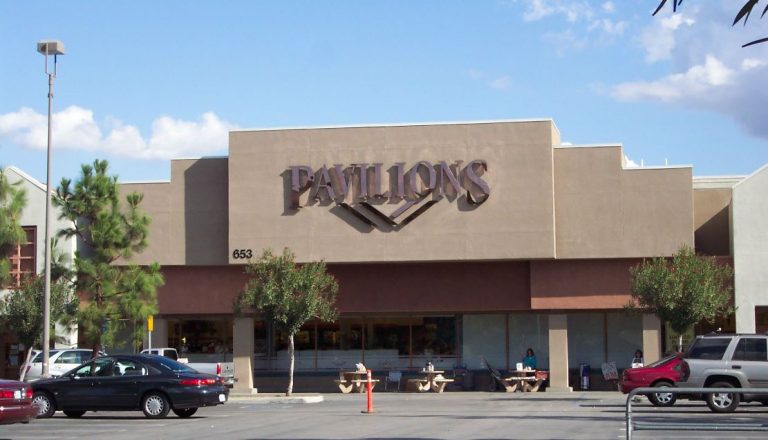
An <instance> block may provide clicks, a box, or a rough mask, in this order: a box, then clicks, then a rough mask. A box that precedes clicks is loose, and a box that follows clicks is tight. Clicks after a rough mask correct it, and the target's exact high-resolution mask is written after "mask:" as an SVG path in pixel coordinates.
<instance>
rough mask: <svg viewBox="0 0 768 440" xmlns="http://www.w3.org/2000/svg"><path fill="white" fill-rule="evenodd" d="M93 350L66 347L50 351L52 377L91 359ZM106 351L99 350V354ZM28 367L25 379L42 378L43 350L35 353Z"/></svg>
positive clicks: (49, 363) (49, 361)
mask: <svg viewBox="0 0 768 440" xmlns="http://www.w3.org/2000/svg"><path fill="white" fill-rule="evenodd" d="M92 354H93V350H91V349H90V348H65V349H55V350H51V351H50V352H49V358H48V359H49V360H48V366H49V368H48V371H49V373H50V375H51V377H58V376H61V375H62V374H64V373H66V372H67V371H69V370H71V369H73V368H75V367H77V366H79V365H80V364H83V363H85V362H87V361H89V360H90V359H91V358H92V357H93V356H92ZM104 355H105V353H103V352H99V356H104ZM26 368H27V375H26V377H25V380H27V381H33V380H37V379H40V378H41V377H42V372H43V352H42V351H41V352H39V353H37V354H35V356H34V357H33V358H32V361H31V362H30V365H29V366H27V367H26Z"/></svg>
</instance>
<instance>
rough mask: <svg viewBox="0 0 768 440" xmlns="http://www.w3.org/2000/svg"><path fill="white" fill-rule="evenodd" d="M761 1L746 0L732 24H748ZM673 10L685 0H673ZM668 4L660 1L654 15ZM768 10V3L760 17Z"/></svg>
mask: <svg viewBox="0 0 768 440" xmlns="http://www.w3.org/2000/svg"><path fill="white" fill-rule="evenodd" d="M759 2H760V0H745V1H744V5H743V6H742V7H741V9H739V12H737V13H736V17H734V19H733V24H731V26H736V23H738V22H740V21H741V20H744V26H746V25H747V20H748V19H749V15H750V14H751V13H752V10H753V9H754V8H755V6H757V4H758V3H759ZM671 3H672V12H677V7H678V6H680V5H681V4H682V3H683V0H672V2H671ZM666 4H667V0H661V1H660V2H659V5H658V6H657V7H656V10H655V11H653V14H652V15H656V14H657V13H658V12H659V11H660V10H661V9H662V8H663V7H664V5H666ZM766 12H768V5H766V6H765V8H764V9H763V13H762V14H760V18H763V16H764V15H765V14H766ZM766 41H768V38H760V39H758V40H755V41H750V42H749V43H747V44H744V45H743V46H741V47H747V46H751V45H753V44H758V43H765V42H766Z"/></svg>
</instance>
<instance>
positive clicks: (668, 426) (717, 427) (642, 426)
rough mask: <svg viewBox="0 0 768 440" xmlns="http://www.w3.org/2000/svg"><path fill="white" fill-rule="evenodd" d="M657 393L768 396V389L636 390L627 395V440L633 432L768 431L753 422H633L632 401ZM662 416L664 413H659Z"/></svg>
mask: <svg viewBox="0 0 768 440" xmlns="http://www.w3.org/2000/svg"><path fill="white" fill-rule="evenodd" d="M655 393H670V394H703V395H706V394H713V393H738V394H768V388H658V387H656V388H654V387H643V388H635V389H634V390H632V391H630V392H629V394H627V403H626V410H625V418H626V421H627V440H632V431H662V430H670V431H768V423H753V422H738V423H737V422H725V423H717V422H715V423H702V422H695V423H694V422H639V421H632V399H633V398H634V397H635V396H636V395H638V394H640V395H648V394H655ZM659 414H662V413H659Z"/></svg>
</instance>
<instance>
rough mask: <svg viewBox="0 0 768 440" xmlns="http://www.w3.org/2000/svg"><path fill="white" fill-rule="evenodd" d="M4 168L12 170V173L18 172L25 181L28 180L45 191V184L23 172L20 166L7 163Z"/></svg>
mask: <svg viewBox="0 0 768 440" xmlns="http://www.w3.org/2000/svg"><path fill="white" fill-rule="evenodd" d="M5 168H6V169H8V170H13V172H14V173H16V174H18V175H19V176H21V177H22V178H24V179H26V180H27V181H29V183H31V184H33V185H35V186H36V187H38V188H40V189H41V190H42V191H43V192H45V185H44V184H43V182H41V181H39V180H37V179H35V178H34V177H32V176H30V175H29V174H27V173H25V172H24V171H22V170H21V169H20V168H18V167H16V166H15V165H8V166H6V167H5Z"/></svg>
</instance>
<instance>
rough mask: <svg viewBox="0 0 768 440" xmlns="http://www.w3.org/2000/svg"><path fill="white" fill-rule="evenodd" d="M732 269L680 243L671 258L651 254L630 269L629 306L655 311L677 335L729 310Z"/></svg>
mask: <svg viewBox="0 0 768 440" xmlns="http://www.w3.org/2000/svg"><path fill="white" fill-rule="evenodd" d="M732 275H733V270H731V268H730V267H729V266H722V265H718V264H717V262H716V261H715V259H714V258H712V257H709V258H708V257H702V256H697V255H696V253H695V252H694V251H693V249H691V248H690V247H688V246H682V247H681V248H680V249H679V250H678V251H677V253H676V254H675V255H674V256H673V257H672V258H671V259H667V258H653V259H651V260H645V261H643V263H642V264H640V265H638V266H635V267H633V268H631V269H630V276H631V296H632V298H631V300H630V302H629V304H627V306H626V307H627V308H628V309H630V310H635V311H641V312H645V313H655V314H656V316H658V317H659V318H660V319H661V320H662V321H666V322H667V323H669V325H670V327H672V330H674V331H675V332H676V333H678V334H679V335H680V337H679V340H678V350H682V345H683V340H682V339H683V337H682V334H683V332H684V331H685V330H686V329H688V328H690V327H691V326H692V325H694V324H697V323H699V322H701V321H708V322H712V321H714V319H715V318H717V317H718V316H724V315H726V314H729V313H732V312H733V308H732V307H731V291H732V290H733V289H732V287H731V281H732Z"/></svg>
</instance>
